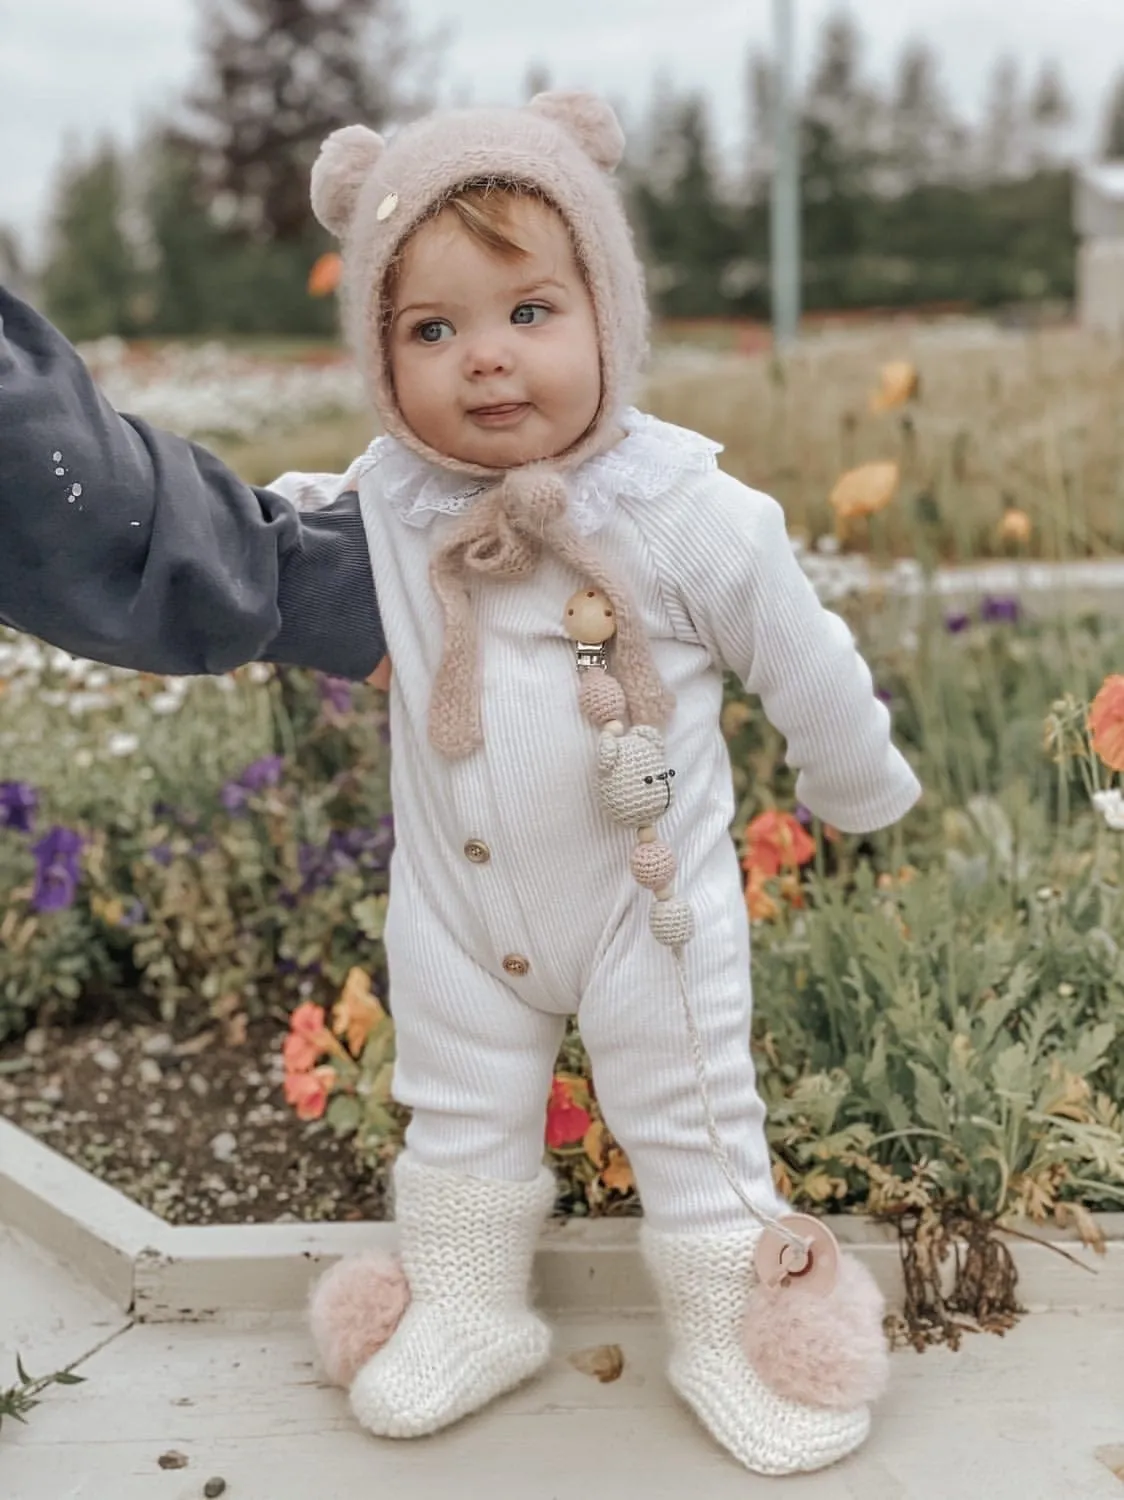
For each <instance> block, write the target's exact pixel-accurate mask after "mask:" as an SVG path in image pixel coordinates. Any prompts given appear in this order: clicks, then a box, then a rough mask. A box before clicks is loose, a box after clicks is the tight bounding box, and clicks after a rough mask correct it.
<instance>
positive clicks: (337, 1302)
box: [308, 1251, 410, 1387]
mask: <svg viewBox="0 0 1124 1500" xmlns="http://www.w3.org/2000/svg"><path fill="white" fill-rule="evenodd" d="M409 1301H410V1288H409V1284H408V1283H407V1281H406V1276H405V1272H404V1271H403V1270H402V1267H401V1264H400V1263H399V1261H398V1259H397V1257H395V1256H393V1255H385V1254H382V1253H380V1252H379V1251H370V1252H368V1253H367V1254H366V1255H353V1256H350V1257H348V1258H347V1259H346V1260H341V1261H337V1262H336V1264H335V1265H334V1266H333V1267H332V1268H331V1270H329V1271H327V1272H325V1274H324V1275H323V1276H322V1277H321V1278H320V1280H319V1281H318V1282H317V1283H316V1286H315V1287H314V1288H313V1291H312V1297H311V1300H310V1302H309V1308H308V1321H309V1325H310V1327H311V1329H312V1338H313V1342H314V1343H315V1345H316V1352H317V1353H318V1354H319V1356H320V1363H321V1365H322V1366H323V1367H324V1373H325V1374H326V1375H327V1377H328V1379H329V1380H330V1381H331V1382H332V1384H333V1385H340V1386H344V1387H347V1386H349V1385H350V1384H351V1382H352V1381H353V1380H354V1379H355V1376H356V1375H357V1374H358V1372H359V1371H360V1370H361V1369H362V1367H363V1366H364V1365H365V1364H366V1363H367V1361H368V1360H369V1359H370V1358H371V1356H372V1355H373V1354H377V1353H378V1351H379V1350H380V1349H381V1348H382V1346H383V1345H384V1344H385V1343H386V1341H387V1340H388V1339H389V1338H390V1336H391V1334H392V1333H393V1332H394V1330H395V1329H396V1328H397V1327H398V1324H399V1321H400V1320H401V1317H402V1314H403V1313H404V1312H405V1311H406V1307H407V1305H408V1304H409Z"/></svg>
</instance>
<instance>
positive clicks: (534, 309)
mask: <svg viewBox="0 0 1124 1500" xmlns="http://www.w3.org/2000/svg"><path fill="white" fill-rule="evenodd" d="M549 312H550V308H549V307H547V306H546V305H545V304H544V303H542V302H520V304H519V306H518V307H517V308H516V309H515V311H514V312H513V313H512V315H511V321H512V322H513V323H522V324H523V325H524V326H525V327H527V328H533V327H534V326H535V324H537V323H542V322H543V321H544V320H545V318H546V316H547V314H548V313H549Z"/></svg>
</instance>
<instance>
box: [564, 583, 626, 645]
mask: <svg viewBox="0 0 1124 1500" xmlns="http://www.w3.org/2000/svg"><path fill="white" fill-rule="evenodd" d="M562 623H563V626H564V628H565V631H566V634H567V635H568V636H569V637H570V639H571V640H572V641H581V642H583V644H585V645H587V646H603V645H604V644H605V642H606V641H609V640H612V638H613V636H615V635H616V633H617V612H616V610H615V609H614V608H613V606H612V604H611V603H610V602H609V599H608V596H607V595H605V594H603V593H602V592H601V590H600V589H579V590H578V592H577V593H576V594H572V595H571V596H570V598H569V599H568V600H567V601H566V612H565V614H564V615H563V617H562Z"/></svg>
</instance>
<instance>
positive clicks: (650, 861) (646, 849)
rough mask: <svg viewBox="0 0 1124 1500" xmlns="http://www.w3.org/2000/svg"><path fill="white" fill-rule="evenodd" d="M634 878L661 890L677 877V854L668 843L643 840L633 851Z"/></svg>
mask: <svg viewBox="0 0 1124 1500" xmlns="http://www.w3.org/2000/svg"><path fill="white" fill-rule="evenodd" d="M632 878H633V879H634V880H635V881H636V883H637V884H638V885H643V886H646V887H647V888H648V889H649V890H652V891H657V892H658V891H659V890H660V889H662V888H663V887H664V886H667V887H669V888H670V885H671V882H672V881H673V880H674V879H675V854H674V852H673V851H672V850H671V849H670V848H669V847H668V845H667V844H661V843H656V842H655V841H654V840H653V841H652V842H651V843H645V842H641V843H639V844H637V845H636V847H635V849H633V851H632Z"/></svg>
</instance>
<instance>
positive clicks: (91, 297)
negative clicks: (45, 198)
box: [42, 142, 144, 340]
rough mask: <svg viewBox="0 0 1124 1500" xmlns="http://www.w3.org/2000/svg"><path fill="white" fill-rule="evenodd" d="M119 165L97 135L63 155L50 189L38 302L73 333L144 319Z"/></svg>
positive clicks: (84, 335) (131, 328) (123, 327)
mask: <svg viewBox="0 0 1124 1500" xmlns="http://www.w3.org/2000/svg"><path fill="white" fill-rule="evenodd" d="M124 176H125V169H124V164H123V160H122V157H121V155H120V153H119V152H118V150H117V148H116V147H115V146H113V145H112V144H111V143H109V142H103V143H102V144H101V145H100V146H98V147H97V148H96V149H95V150H94V152H93V153H92V154H91V155H90V156H89V157H86V158H79V159H78V160H76V161H74V162H68V163H67V164H66V165H65V166H64V167H63V169H62V172H61V173H60V176H59V181H58V185H57V188H56V196H55V206H54V214H53V218H52V223H51V233H50V252H49V258H48V261H47V266H46V269H45V270H44V272H43V281H42V291H43V298H44V305H45V307H46V310H47V313H48V316H50V317H51V318H52V319H53V320H54V321H55V322H56V323H57V324H58V325H59V327H60V328H61V329H62V331H63V332H64V333H65V334H66V335H67V336H68V337H69V338H71V339H75V340H81V339H96V338H101V337H102V336H103V335H105V334H123V335H125V336H128V335H130V334H133V333H135V332H137V330H138V329H139V328H140V327H141V326H142V323H143V312H144V309H143V307H142V306H141V304H140V302H139V300H138V298H139V292H140V286H141V282H140V273H139V269H138V262H137V256H136V252H135V249H134V246H133V245H132V243H131V241H130V239H129V237H128V235H127V234H126V231H125V227H124V220H125V211H126V207H127V204H126V200H125V190H124Z"/></svg>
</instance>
